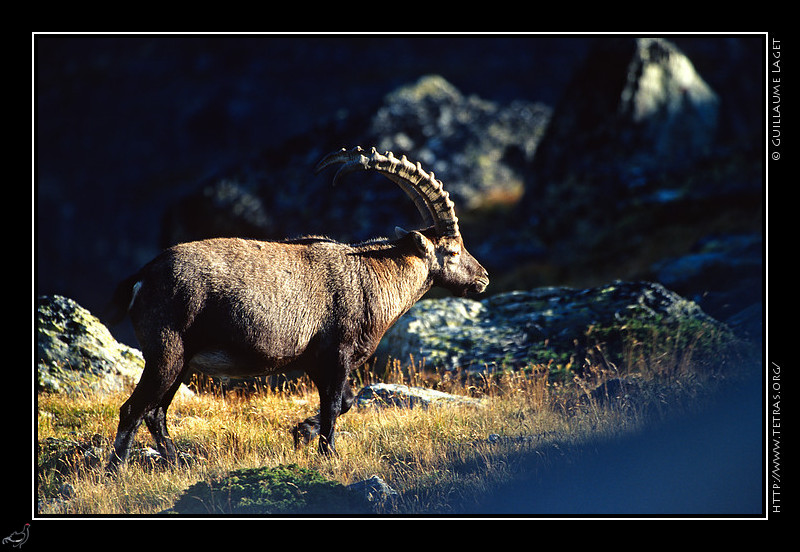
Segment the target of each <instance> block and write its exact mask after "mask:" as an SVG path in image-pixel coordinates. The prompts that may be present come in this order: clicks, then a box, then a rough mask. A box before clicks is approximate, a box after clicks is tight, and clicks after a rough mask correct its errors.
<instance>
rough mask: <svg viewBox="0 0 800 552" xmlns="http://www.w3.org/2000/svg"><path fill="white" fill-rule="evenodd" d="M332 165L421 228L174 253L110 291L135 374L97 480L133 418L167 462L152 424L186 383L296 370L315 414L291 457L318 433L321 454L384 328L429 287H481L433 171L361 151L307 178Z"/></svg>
mask: <svg viewBox="0 0 800 552" xmlns="http://www.w3.org/2000/svg"><path fill="white" fill-rule="evenodd" d="M333 164H341V167H340V169H339V171H338V172H337V173H336V176H335V177H334V182H336V181H337V180H338V179H339V178H340V177H342V176H343V175H345V174H347V173H350V172H353V171H356V170H366V171H376V172H378V173H380V174H383V175H384V176H386V177H387V178H388V179H390V180H391V181H393V182H394V183H395V184H397V185H398V186H400V188H401V189H403V190H404V191H405V192H406V193H407V194H408V196H409V197H410V198H411V199H412V200H413V201H414V203H415V205H416V206H417V208H418V210H419V211H420V214H421V215H422V217H423V221H424V223H425V224H424V225H423V226H424V229H423V230H419V231H406V230H403V229H400V228H397V229H396V234H397V236H396V239H392V240H388V239H378V240H371V241H369V242H365V243H362V244H355V245H347V244H342V243H338V242H335V241H333V240H329V239H326V238H319V237H306V238H300V239H294V240H286V241H280V242H270V241H256V240H245V239H238V238H216V239H209V240H203V241H196V242H190V243H184V244H180V245H176V246H174V247H171V248H169V249H167V250H166V251H164V252H162V253H161V254H160V255H158V256H157V257H156V258H155V259H153V260H152V261H151V262H150V263H148V264H147V265H145V266H144V267H143V268H142V269H141V270H139V271H138V272H137V273H136V274H134V275H133V276H131V277H129V278H128V279H126V280H125V281H123V282H122V283H121V284H120V285H119V287H118V288H117V291H116V293H115V295H114V301H113V304H114V305H115V308H116V310H117V316H115V317H114V318H115V319H117V320H119V319H121V318H122V317H124V315H125V314H126V313H128V314H130V318H131V321H132V324H133V328H134V331H135V333H136V337H137V339H138V341H139V345H140V347H141V350H142V354H143V356H144V359H145V367H144V371H143V372H142V376H141V378H140V380H139V382H138V384H137V386H136V388H135V389H134V391H133V393H132V394H131V396H130V398H129V399H128V400H127V401H126V402H125V403H124V404H123V405H122V407H121V408H120V419H119V427H118V429H117V435H116V438H115V441H114V451H113V453H112V455H111V459H110V461H109V465H108V467H109V470H111V471H114V470H116V469H117V468H118V467H119V466H120V465H121V464H123V463H124V462H125V461H126V460H127V458H128V455H129V451H130V446H131V443H132V440H133V438H134V436H135V434H136V431H137V429H138V428H139V426H140V424H141V422H142V420H144V422H145V424H146V425H147V428H148V429H149V430H150V433H151V434H152V436H153V438H154V440H155V442H156V445H157V447H158V451H159V452H160V454H161V455H162V456H163V457H164V458H166V459H167V460H169V461H171V462H175V461H176V459H177V451H176V448H175V445H174V444H173V442H172V439H171V438H170V436H169V432H168V431H167V424H166V413H167V408H168V407H169V405H170V403H171V401H172V398H173V397H174V395H175V393H176V391H177V390H178V388H179V387H180V385H181V384H182V383H183V382H184V381H186V380H187V379H188V377H189V376H190V375H191V374H192V373H193V372H199V373H203V374H207V375H211V376H217V377H233V378H237V377H238V378H242V377H252V376H260V375H268V374H274V373H277V372H282V371H289V370H301V371H303V372H305V373H306V374H308V376H309V377H310V379H311V380H312V381H313V382H314V385H315V386H316V387H317V390H318V392H319V398H320V407H319V413H318V414H317V415H315V416H312V417H310V418H307V419H306V420H304V421H303V422H301V423H299V424H298V425H297V426H296V427H295V428H294V430H293V434H294V442H295V446H298V445H299V444H300V443H306V444H307V443H309V442H310V441H311V440H312V439H313V438H314V437H315V436H317V435H318V436H319V451H320V452H321V453H323V454H329V453H334V452H335V443H334V426H335V423H336V418H337V417H338V416H339V415H341V414H344V413H345V412H347V411H348V410H349V409H350V407H351V406H352V404H353V400H354V395H353V391H352V389H351V387H350V384H349V381H348V380H349V375H350V373H351V371H352V370H354V369H356V368H358V367H359V366H361V365H362V364H363V363H364V362H365V361H366V360H367V359H368V358H369V357H370V356H371V355H372V354H373V353H374V351H375V348H376V347H377V346H378V343H379V342H380V340H381V338H382V337H383V334H384V333H385V332H386V330H388V329H389V328H390V327H391V326H392V324H394V323H395V321H397V319H398V318H400V316H402V315H403V314H404V313H405V312H406V311H407V310H408V309H410V308H411V306H412V305H413V304H414V303H415V302H416V301H418V300H419V299H420V298H421V297H422V296H423V295H424V294H425V293H426V292H427V291H428V290H429V289H430V288H431V287H433V286H439V287H443V288H445V289H448V290H450V291H451V292H452V293H453V294H455V295H458V296H464V295H466V294H467V293H482V292H483V291H484V290H485V289H486V286H487V285H488V284H489V278H488V274H487V272H486V270H485V269H484V268H483V267H482V266H481V265H480V263H478V261H477V260H475V258H474V257H473V256H472V255H470V254H469V252H468V251H467V250H466V248H465V247H464V242H463V240H462V237H461V233H460V231H459V228H458V219H457V218H456V215H455V211H454V206H453V202H452V201H451V200H450V198H449V196H448V194H447V192H446V191H444V189H443V188H442V183H441V182H440V181H439V180H437V179H436V178H435V176H434V175H433V173H427V172H425V171H424V170H423V169H422V167H421V166H420V165H419V164H418V163H417V164H412V163H410V162H409V161H408V160H407V159H406V158H405V156H403V157H402V158H401V159H398V158H396V157H395V156H394V155H393V154H392V153H390V152H387V153H386V154H379V153H378V152H377V151H376V150H375V149H374V148H372V149H371V151H369V152H367V151H366V150H363V149H361V148H360V147H356V148H353V149H350V150H346V149H342V150H340V151H337V152H334V153H332V154H329V155H328V156H326V157H325V158H323V159H322V161H320V163H319V165H318V166H317V172H319V171H321V170H323V169H325V168H326V167H328V166H330V165H333Z"/></svg>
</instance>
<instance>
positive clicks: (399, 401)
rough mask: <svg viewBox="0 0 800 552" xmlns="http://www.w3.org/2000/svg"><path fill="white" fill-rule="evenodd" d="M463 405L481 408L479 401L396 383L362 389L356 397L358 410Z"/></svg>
mask: <svg viewBox="0 0 800 552" xmlns="http://www.w3.org/2000/svg"><path fill="white" fill-rule="evenodd" d="M454 403H458V404H464V405H470V406H481V405H482V404H483V402H482V401H481V400H479V399H473V398H470V397H464V396H461V395H453V394H450V393H443V392H442V391H436V390H434V389H425V388H422V387H409V386H407V385H402V384H398V383H376V384H373V385H367V386H365V387H363V388H362V389H361V390H360V391H359V392H358V394H357V395H356V404H357V405H358V407H359V408H366V407H374V406H378V407H383V406H400V407H407V408H415V407H420V406H421V407H428V406H432V405H436V404H454Z"/></svg>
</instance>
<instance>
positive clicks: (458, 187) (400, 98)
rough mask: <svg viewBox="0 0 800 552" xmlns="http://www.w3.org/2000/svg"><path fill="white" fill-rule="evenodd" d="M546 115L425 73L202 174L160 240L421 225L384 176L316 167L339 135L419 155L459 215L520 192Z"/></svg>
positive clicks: (334, 233) (339, 141) (338, 143)
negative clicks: (209, 176)
mask: <svg viewBox="0 0 800 552" xmlns="http://www.w3.org/2000/svg"><path fill="white" fill-rule="evenodd" d="M549 116H550V110H549V108H548V107H547V106H545V105H543V104H539V103H530V102H523V101H515V102H512V103H510V104H508V105H501V104H498V103H495V102H490V101H487V100H483V99H480V98H478V97H476V96H465V95H463V94H462V93H461V92H459V91H458V90H457V89H456V88H455V87H454V86H453V85H452V84H450V83H449V82H447V81H446V80H445V79H444V78H442V77H440V76H436V75H430V76H426V77H423V78H421V79H419V80H418V81H417V82H415V83H411V84H408V85H404V86H400V87H399V88H397V89H396V90H394V91H392V92H390V93H389V94H387V95H386V97H385V98H384V100H383V102H382V103H381V105H380V106H378V107H377V109H376V110H375V111H373V112H371V113H367V114H350V115H349V116H348V117H347V118H346V120H344V121H327V122H325V123H324V124H320V126H319V128H316V129H313V130H311V131H310V132H308V133H307V134H304V135H303V136H300V137H298V138H297V139H294V140H290V141H288V142H287V143H285V144H282V145H281V146H278V147H275V148H271V149H269V150H267V151H262V152H261V153H260V154H259V155H258V156H257V157H255V158H254V159H252V161H251V162H249V163H247V164H244V165H243V166H241V167H238V168H237V169H236V170H235V171H230V172H229V173H226V174H224V175H221V176H217V177H215V179H214V180H212V181H210V182H204V183H201V184H200V185H199V186H198V188H199V189H198V191H197V192H195V193H194V194H191V195H190V196H188V197H186V198H184V199H182V200H181V201H179V202H178V203H177V204H175V205H174V206H172V207H171V208H170V209H169V210H168V212H167V214H166V216H165V223H164V237H163V240H162V245H164V246H167V245H172V244H174V243H177V242H179V241H188V240H192V239H199V238H205V237H208V236H239V237H254V238H261V239H284V238H287V237H296V236H300V235H309V234H322V235H327V236H329V237H331V238H333V239H336V240H339V241H345V242H354V241H363V240H366V239H370V238H374V237H378V236H385V235H393V230H394V227H395V226H402V227H406V228H417V227H419V224H420V218H419V215H418V213H417V211H416V209H415V207H414V206H413V204H412V203H411V202H410V201H409V200H408V198H407V197H406V196H405V194H404V193H403V192H402V191H401V190H400V189H399V188H398V187H397V186H394V185H392V184H391V183H390V182H389V181H387V180H385V179H384V178H382V177H380V176H375V175H354V176H351V177H350V178H348V181H347V182H346V183H343V184H342V185H340V186H337V187H333V186H331V178H332V173H327V172H326V173H324V174H321V175H315V174H314V167H315V165H316V164H317V162H318V161H319V160H320V159H321V158H322V156H324V155H325V154H327V153H329V152H330V151H334V150H336V149H339V148H341V147H342V146H343V145H347V146H348V147H352V146H355V145H361V146H364V147H369V146H375V147H377V148H378V149H379V150H391V151H393V152H394V153H396V154H397V155H398V156H399V155H401V154H405V155H407V156H408V158H409V159H412V160H413V161H419V162H420V163H422V165H423V167H424V168H425V169H426V170H428V171H433V172H434V173H435V174H436V177H437V178H439V179H440V180H443V182H444V184H445V188H446V189H447V190H448V192H449V193H450V195H451V198H452V199H453V200H454V202H455V203H456V210H457V212H458V213H459V215H464V214H466V213H468V212H469V211H475V210H477V211H480V210H482V209H491V208H494V207H496V206H498V205H510V204H514V203H516V202H517V201H518V200H519V198H520V197H521V196H522V192H523V175H522V172H521V167H522V166H524V164H525V163H527V162H530V161H531V160H532V158H533V155H534V152H535V151H536V147H537V144H538V142H539V139H540V137H541V136H542V134H543V131H544V128H546V126H547V122H548V120H549ZM373 177H374V178H373ZM343 186H348V187H349V186H352V187H353V188H348V189H347V190H345V189H343ZM267 213H268V215H267ZM462 219H463V220H462V227H463V226H465V225H466V227H468V226H469V221H468V220H467V219H466V218H463V217H462ZM462 230H463V228H462Z"/></svg>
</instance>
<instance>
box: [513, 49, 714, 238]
mask: <svg viewBox="0 0 800 552" xmlns="http://www.w3.org/2000/svg"><path fill="white" fill-rule="evenodd" d="M718 110H719V99H718V96H717V94H716V93H715V91H713V90H711V88H710V87H709V86H708V85H707V84H706V82H705V81H704V80H703V79H702V77H701V76H700V75H698V74H697V72H696V71H695V70H694V67H693V66H692V63H691V62H690V61H689V59H688V58H686V56H685V55H684V54H683V53H682V52H681V51H680V50H678V49H677V48H676V47H675V46H674V45H673V44H672V43H671V42H669V41H666V40H662V39H649V38H638V39H637V38H627V37H626V38H619V39H613V40H598V41H597V43H596V47H595V48H593V49H592V51H591V53H590V55H589V56H588V57H587V59H586V60H585V62H584V64H583V66H582V67H581V68H580V69H578V71H576V74H575V77H574V79H573V81H572V83H571V84H570V85H569V87H568V89H567V90H566V92H565V93H564V95H563V97H562V99H561V101H560V103H559V105H557V106H556V108H555V110H554V113H553V116H552V121H551V124H550V125H549V126H548V129H547V131H546V133H545V136H544V138H543V139H542V142H541V144H540V149H539V151H538V155H537V156H536V159H535V160H534V164H533V167H532V178H531V180H530V182H529V183H528V186H527V187H526V192H525V196H526V197H525V200H524V202H523V206H522V208H523V210H524V211H525V212H527V213H529V215H534V216H536V220H537V222H538V225H537V226H538V228H539V230H540V232H541V233H542V235H543V237H545V238H546V239H548V240H549V241H552V240H554V239H563V236H564V234H565V233H570V234H576V233H577V234H581V233H582V230H584V229H586V230H587V231H588V232H591V231H592V228H593V227H602V226H603V225H609V224H613V223H614V221H615V219H617V218H619V217H620V216H621V214H622V213H623V212H624V211H625V209H629V208H632V207H634V206H636V205H637V204H638V203H640V202H664V201H675V200H677V199H680V198H682V197H684V196H685V195H686V194H687V193H689V192H691V191H692V190H691V189H687V188H685V187H684V188H668V189H667V188H665V187H664V175H665V174H676V173H678V172H682V171H685V170H686V169H687V168H690V167H694V166H695V165H696V163H697V162H698V161H699V160H701V159H704V158H707V157H708V156H709V154H710V152H711V148H712V146H713V145H714V139H715V135H716V128H717V118H718ZM686 185H690V182H688V181H685V182H684V186H686ZM545 214H546V215H547V216H544V215H545ZM576 218H577V220H576Z"/></svg>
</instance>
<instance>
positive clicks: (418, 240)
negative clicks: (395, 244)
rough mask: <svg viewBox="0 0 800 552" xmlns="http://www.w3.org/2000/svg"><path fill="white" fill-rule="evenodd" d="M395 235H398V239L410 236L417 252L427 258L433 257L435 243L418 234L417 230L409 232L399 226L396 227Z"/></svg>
mask: <svg viewBox="0 0 800 552" xmlns="http://www.w3.org/2000/svg"><path fill="white" fill-rule="evenodd" d="M394 233H395V234H396V235H397V237H398V238H404V237H406V236H409V237H410V238H411V240H412V241H413V242H414V245H415V246H416V248H417V250H418V251H419V252H420V253H421V254H422V255H423V256H425V257H427V256H429V255H433V250H434V247H433V243H432V242H431V240H429V239H428V238H426V237H425V236H423V235H422V234H421V233H419V232H417V231H416V230H412V231H411V232H409V231H408V230H403V229H402V228H400V227H399V226H395V228H394Z"/></svg>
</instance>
